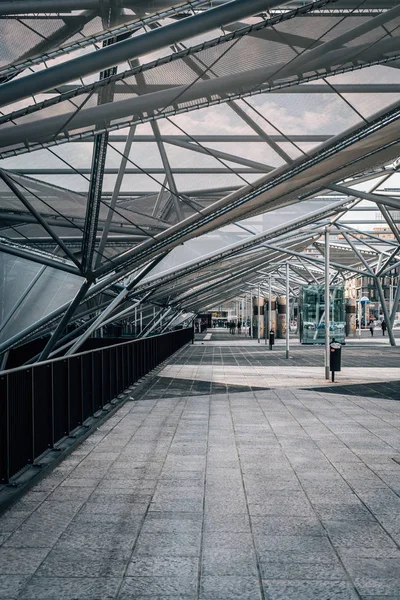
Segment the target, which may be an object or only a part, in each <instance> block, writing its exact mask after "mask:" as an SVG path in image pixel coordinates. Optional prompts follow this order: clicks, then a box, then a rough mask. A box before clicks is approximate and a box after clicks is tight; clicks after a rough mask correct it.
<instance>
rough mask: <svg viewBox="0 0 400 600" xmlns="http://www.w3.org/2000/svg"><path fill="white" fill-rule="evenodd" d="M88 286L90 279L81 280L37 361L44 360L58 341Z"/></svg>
mask: <svg viewBox="0 0 400 600" xmlns="http://www.w3.org/2000/svg"><path fill="white" fill-rule="evenodd" d="M90 286H91V282H90V281H88V280H85V281H84V282H83V284H82V286H81V288H80V289H79V290H78V293H77V294H76V296H75V298H74V299H73V300H71V303H70V305H69V306H68V308H67V310H66V311H65V313H64V315H63V317H62V319H61V321H60V322H59V324H58V325H57V327H56V329H55V331H54V333H53V334H52V336H51V337H50V339H49V341H48V342H47V344H46V346H45V347H44V348H43V351H42V352H41V354H40V356H39V359H38V360H39V362H40V361H43V360H46V359H47V358H48V356H49V354H50V352H51V351H52V350H53V348H54V346H55V345H56V343H57V342H58V340H59V338H60V337H61V335H62V334H63V332H64V329H65V328H66V326H67V325H68V323H69V321H70V319H71V317H72V316H73V314H74V312H75V311H76V309H77V308H78V306H79V304H80V303H81V301H82V300H83V298H84V297H85V295H86V293H87V292H88V290H89V288H90Z"/></svg>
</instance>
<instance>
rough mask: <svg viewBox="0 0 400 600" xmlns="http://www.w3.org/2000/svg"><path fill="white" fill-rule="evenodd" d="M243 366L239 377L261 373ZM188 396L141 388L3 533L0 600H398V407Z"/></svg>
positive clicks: (242, 395) (252, 359) (303, 397)
mask: <svg viewBox="0 0 400 600" xmlns="http://www.w3.org/2000/svg"><path fill="white" fill-rule="evenodd" d="M202 349H203V346H194V347H189V348H187V349H185V350H184V351H183V352H181V353H180V354H179V355H177V356H176V357H175V358H174V359H173V360H172V361H171V364H175V365H176V364H184V365H185V366H186V367H190V365H192V367H196V365H197V362H196V361H198V359H199V358H201V359H202V360H203V359H204V360H207V361H212V359H211V354H210V352H209V350H210V348H208V350H207V348H206V347H205V346H204V350H203V351H202V354H200V350H202ZM216 350H217V348H215V347H214V348H213V356H218V357H219V359H221V360H222V363H221V362H219V365H221V364H222V365H223V364H225V362H224V361H225V354H224V351H221V352H219V353H217V352H216ZM250 350H251V352H252V356H250V355H246V361H247V362H245V363H243V362H242V359H238V356H237V355H235V356H234V357H232V358H234V361H235V362H233V363H231V364H233V366H235V369H236V370H237V372H238V373H239V375H240V368H241V366H244V364H246V365H247V366H249V365H250V366H251V364H254V366H257V361H258V360H262V361H264V366H266V365H268V360H269V359H268V356H265V355H262V353H261V350H259V351H254V352H253V349H250ZM196 352H197V353H198V354H196ZM313 352H314V350H313V349H311V350H310V353H309V354H307V360H309V361H312V356H313ZM244 354H245V353H244ZM303 354H304V355H305V352H304V353H303ZM229 356H230V355H229V354H227V355H226V360H228V359H229ZM349 356H350V355H349ZM374 357H375V355H374V354H373V353H372V354H371V352H370V356H369V360H370V361H375V362H374V365H375V366H378V367H379V364H378V365H377V364H376V362H377V361H378V363H379V362H380V361H381V365H382V369H383V368H385V367H391V368H396V365H397V367H398V366H399V364H400V363H399V362H398V361H399V357H400V355H399V351H398V350H397V349H388V352H387V354H385V356H384V357H383V358H382V359H375V358H374ZM219 359H218V360H219ZM229 360H230V359H229ZM270 360H272V359H270ZM274 360H277V359H276V358H274ZM298 360H301V357H300V356H299V358H298ZM315 360H316V361H317V366H318V365H319V364H320V362H318V361H320V357H319V355H318V354H315ZM352 360H353V361H354V365H353V366H354V367H356V366H357V361H358V360H361V359H360V357H357V356H356V355H354V356H353V358H352ZM391 361H393V366H391V364H392V363H391ZM396 361H397V362H396ZM299 366H301V365H299ZM364 367H365V363H364ZM399 379H400V377H399ZM152 381H153V382H156V381H157V378H156V377H154V378H153V379H152ZM181 382H182V383H183V380H181ZM184 383H185V385H186V393H185V391H184V390H181V391H180V393H179V394H178V393H177V394H176V395H175V396H174V397H162V395H161V397H160V394H159V395H158V396H156V393H155V391H154V386H152V385H151V383H150V382H149V383H148V385H147V386H146V387H145V388H144V390H143V392H142V393H141V396H140V397H138V398H136V399H135V401H134V402H129V403H126V404H125V405H124V406H122V407H121V409H120V410H119V411H118V412H117V413H116V414H114V416H112V417H111V418H110V419H109V420H108V421H107V423H105V424H104V425H103V426H102V427H101V428H99V429H98V430H97V431H96V432H95V433H94V434H93V435H92V436H90V437H89V438H88V439H87V440H86V441H85V442H84V443H83V444H82V445H81V446H80V447H79V448H78V449H77V450H75V452H73V454H71V455H70V456H69V457H68V458H67V459H66V460H65V461H64V462H63V463H61V464H60V465H59V466H58V467H57V468H56V469H54V471H53V472H52V473H51V474H50V475H48V476H47V477H45V478H44V479H43V480H42V481H41V482H40V483H39V484H38V485H36V486H35V487H34V488H33V489H32V490H31V491H29V492H28V493H27V494H26V495H25V496H24V497H23V498H22V499H21V500H19V501H18V502H17V503H16V504H15V505H14V506H13V507H12V508H11V509H10V510H9V511H8V512H7V513H5V514H4V515H3V516H2V517H0V541H1V546H0V599H2V600H5V599H7V600H10V599H16V598H18V599H21V600H34V599H35V600H50V599H51V600H105V599H108V598H110V599H111V598H112V599H117V598H118V599H119V600H128V599H129V600H133V599H134V600H149V599H152V600H178V599H179V600H189V599H192V600H194V599H202V600H233V599H237V600H336V599H338V600H349V599H359V600H360V598H362V599H365V600H378V599H381V600H394V599H397V600H399V599H400V551H399V544H400V497H399V496H400V464H399V463H398V462H396V461H395V460H393V459H394V458H399V460H400V436H399V428H400V402H397V401H396V400H395V399H388V397H386V398H385V397H384V396H383V397H382V396H381V397H379V398H378V397H369V398H366V397H363V396H361V395H348V394H342V393H327V392H328V391H331V390H330V389H329V388H328V389H323V390H322V391H315V390H305V389H299V388H298V387H283V386H280V387H279V386H278V387H276V388H274V389H261V390H257V389H255V388H253V389H250V388H249V389H248V390H247V391H241V392H238V391H232V390H231V389H230V386H229V385H225V391H224V392H221V393H217V394H212V395H210V394H209V393H208V394H206V393H201V394H197V393H194V394H193V395H192V394H191V392H190V389H191V388H190V386H189V385H188V381H186V382H184ZM338 389H340V388H336V392H337V391H338ZM152 390H153V391H152ZM227 390H228V392H229V393H227ZM399 400H400V396H399Z"/></svg>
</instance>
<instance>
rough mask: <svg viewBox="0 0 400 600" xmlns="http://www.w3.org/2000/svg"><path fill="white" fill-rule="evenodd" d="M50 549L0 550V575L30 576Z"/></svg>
mask: <svg viewBox="0 0 400 600" xmlns="http://www.w3.org/2000/svg"><path fill="white" fill-rule="evenodd" d="M49 551H50V548H4V546H3V547H2V548H0V573H1V574H2V575H32V574H33V573H34V572H35V571H36V569H37V568H38V567H39V565H40V563H41V562H42V560H43V559H44V558H45V557H46V555H47V554H48V553H49Z"/></svg>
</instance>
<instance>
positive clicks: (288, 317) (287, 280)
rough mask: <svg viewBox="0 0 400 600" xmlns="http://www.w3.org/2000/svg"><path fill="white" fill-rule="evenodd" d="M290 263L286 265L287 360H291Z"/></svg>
mask: <svg viewBox="0 0 400 600" xmlns="http://www.w3.org/2000/svg"><path fill="white" fill-rule="evenodd" d="M289 291H290V290H289V263H288V262H287V263H286V358H289V344H290V341H289V334H290V302H289Z"/></svg>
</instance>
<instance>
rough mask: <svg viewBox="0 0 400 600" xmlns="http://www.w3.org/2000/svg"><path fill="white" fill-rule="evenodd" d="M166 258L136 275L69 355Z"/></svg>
mask: <svg viewBox="0 0 400 600" xmlns="http://www.w3.org/2000/svg"><path fill="white" fill-rule="evenodd" d="M163 258H164V255H161V256H159V257H158V258H156V259H155V260H153V261H152V262H151V263H149V264H148V265H147V266H146V267H144V268H143V269H142V270H141V272H140V273H139V274H138V275H136V276H135V277H134V278H133V279H132V281H131V282H130V283H129V284H128V285H127V286H126V287H125V288H124V289H123V290H122V291H121V292H120V293H119V294H118V296H117V297H116V298H114V300H113V301H112V302H111V303H110V305H109V306H108V307H107V308H106V309H105V310H104V311H103V312H102V313H101V315H100V316H99V317H98V318H97V319H96V320H95V321H94V322H93V323H92V325H91V326H90V327H89V328H88V329H87V330H86V331H85V333H84V334H83V335H82V336H81V337H80V338H79V339H78V340H77V341H76V342H75V344H74V345H73V346H72V347H71V348H70V349H69V350H68V352H67V355H68V356H70V355H71V354H75V352H76V351H77V350H78V349H79V348H80V347H81V345H82V344H83V343H84V342H85V341H86V340H87V338H88V337H89V336H90V335H91V334H92V333H93V331H95V330H96V329H98V327H99V326H100V325H101V324H102V323H103V321H105V320H106V318H107V317H108V315H110V314H111V313H112V312H113V311H114V310H115V309H116V307H117V306H118V305H119V304H120V303H121V302H122V301H123V300H124V299H125V298H126V297H127V296H128V294H129V293H130V292H131V291H132V290H133V289H134V288H135V286H136V285H137V284H138V283H139V281H141V280H142V279H143V278H144V277H145V276H146V275H147V274H148V273H149V272H150V271H151V270H152V269H154V267H155V266H156V265H157V264H158V263H159V262H160V261H161V260H162V259H163Z"/></svg>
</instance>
